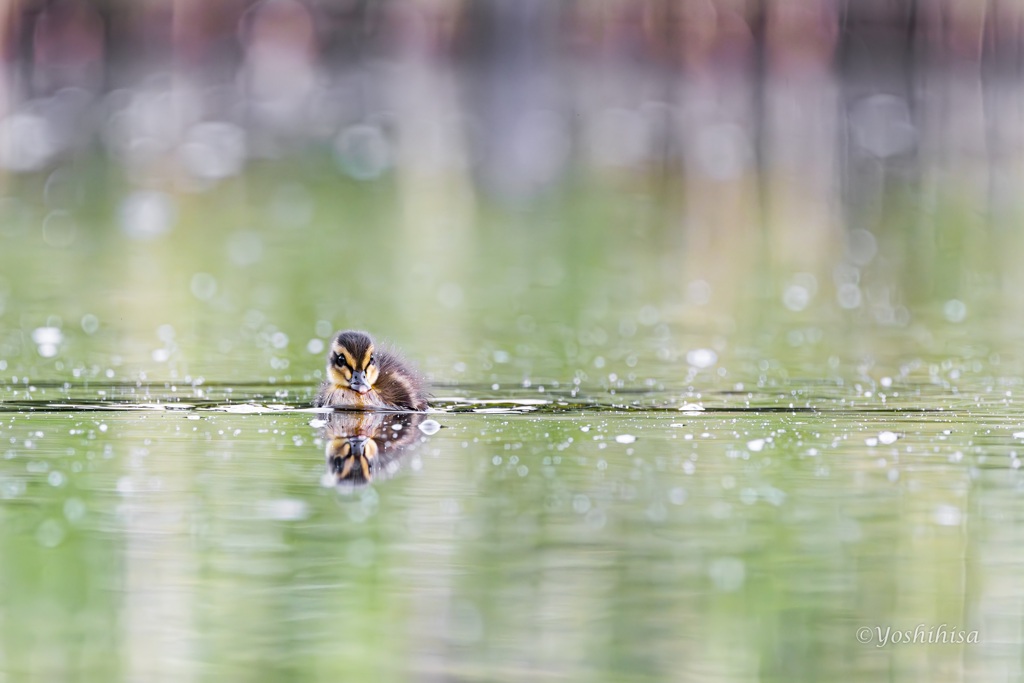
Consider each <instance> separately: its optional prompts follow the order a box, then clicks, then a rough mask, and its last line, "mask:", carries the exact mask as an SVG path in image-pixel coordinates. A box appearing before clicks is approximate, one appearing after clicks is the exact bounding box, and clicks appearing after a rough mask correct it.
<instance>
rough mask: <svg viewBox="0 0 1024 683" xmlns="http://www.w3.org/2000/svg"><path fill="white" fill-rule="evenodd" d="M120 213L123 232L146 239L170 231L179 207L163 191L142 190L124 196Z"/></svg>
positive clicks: (136, 237)
mask: <svg viewBox="0 0 1024 683" xmlns="http://www.w3.org/2000/svg"><path fill="white" fill-rule="evenodd" d="M118 213H119V216H120V222H121V232H123V233H124V234H125V235H127V236H128V237H131V238H133V239H140V240H144V239H153V238H154V237H159V236H160V235H163V234H164V233H167V232H169V231H170V229H171V227H172V226H173V225H174V221H175V220H176V218H177V207H176V206H175V204H174V200H173V199H171V197H170V196H168V195H166V194H164V193H163V192H154V191H148V190H140V191H138V192H132V193H131V194H129V195H128V196H127V197H125V198H124V200H123V201H122V202H121V206H120V208H119V210H118Z"/></svg>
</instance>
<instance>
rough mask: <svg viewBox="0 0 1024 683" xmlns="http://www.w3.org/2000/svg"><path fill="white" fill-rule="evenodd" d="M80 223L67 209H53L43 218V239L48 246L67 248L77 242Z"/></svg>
mask: <svg viewBox="0 0 1024 683" xmlns="http://www.w3.org/2000/svg"><path fill="white" fill-rule="evenodd" d="M77 236H78V224H77V223H76V222H75V219H74V217H73V216H72V215H71V214H70V213H68V212H67V211H51V212H50V213H48V214H46V218H44V219H43V241H44V242H46V244H47V246H50V247H54V248H56V249H66V248H68V247H70V246H71V245H73V244H74V243H75V238H76V237H77Z"/></svg>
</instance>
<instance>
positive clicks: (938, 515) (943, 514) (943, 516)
mask: <svg viewBox="0 0 1024 683" xmlns="http://www.w3.org/2000/svg"><path fill="white" fill-rule="evenodd" d="M934 517H935V523H936V524H938V525H939V526H959V524H960V520H961V518H962V517H963V513H962V512H960V508H958V507H956V506H955V505H939V506H938V507H936V508H935V514H934Z"/></svg>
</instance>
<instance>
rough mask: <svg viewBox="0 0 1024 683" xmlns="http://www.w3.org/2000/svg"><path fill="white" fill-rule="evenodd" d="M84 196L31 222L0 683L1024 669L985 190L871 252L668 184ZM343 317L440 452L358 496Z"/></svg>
mask: <svg viewBox="0 0 1024 683" xmlns="http://www.w3.org/2000/svg"><path fill="white" fill-rule="evenodd" d="M62 182H65V183H70V187H71V189H72V190H76V191H73V192H71V191H69V192H65V193H63V194H60V193H58V194H57V199H54V193H53V192H52V191H47V190H46V189H45V187H44V184H43V182H42V180H39V181H34V180H22V181H18V182H16V183H15V182H12V183H10V186H9V187H8V188H7V193H8V199H6V200H5V201H4V204H3V211H4V221H3V228H2V229H0V455H2V458H0V558H2V560H0V681H22V680H83V681H93V680H94V681H111V680H268V681H269V680H298V679H304V680H338V679H342V680H382V681H386V680H395V681H402V680H479V681H495V680H505V681H518V680H524V679H526V678H530V679H543V680H595V681H644V680H652V681H653V680H709V681H710V680H715V681H753V680H773V681H790V680H805V681H819V680H826V679H840V680H864V681H875V680H879V679H888V680H921V679H928V680H939V679H942V680H1019V679H1020V678H1021V661H1022V656H1021V646H1020V643H1021V640H1022V638H1021V629H1022V623H1024V619H1022V615H1024V599H1022V595H1024V593H1022V591H1021V580H1020V575H1021V569H1022V566H1021V562H1020V560H1019V559H1018V557H1019V554H1018V552H1017V547H1018V544H1019V540H1020V539H1021V538H1022V536H1024V503H1022V499H1021V494H1020V490H1021V487H1022V478H1021V475H1020V472H1019V469H1018V468H1019V466H1020V463H1021V461H1020V458H1019V453H1020V452H1021V451H1022V450H1024V433H1021V432H1022V430H1024V411H1022V410H1021V405H1020V402H1019V396H1020V395H1021V392H1022V388H1021V378H1022V377H1024V356H1022V354H1021V353H1020V348H1021V346H1020V342H1021V334H1020V325H1019V322H1018V321H1019V320H1020V311H1019V304H1018V303H1016V300H1017V298H1018V297H1017V295H1016V292H1017V291H1018V289H1017V287H1016V284H1015V283H1016V276H1015V272H1016V271H1015V269H1014V268H1013V267H1012V265H1011V261H1012V254H1013V253H1015V252H1014V247H1015V246H1016V244H1017V242H1019V238H1018V237H1017V235H1016V234H1015V233H1014V232H1012V231H1003V232H1000V231H995V230H993V231H980V230H977V229H976V225H974V223H972V222H971V221H970V220H969V219H968V218H963V220H961V219H960V218H958V216H969V212H967V211H963V210H961V209H960V208H959V207H960V205H959V204H958V202H961V201H962V198H960V197H958V196H957V195H956V193H955V192H951V193H950V195H949V196H948V201H949V205H950V209H949V211H944V212H942V214H941V215H942V216H944V218H943V220H942V221H939V222H936V223H928V224H927V225H925V224H924V223H922V221H921V220H920V216H919V215H918V214H916V213H914V212H913V211H911V210H910V209H908V208H907V206H908V205H910V204H911V202H906V203H905V204H904V205H900V204H899V202H896V203H895V205H896V207H895V208H892V209H891V210H890V211H889V212H888V213H886V215H885V216H884V217H883V220H881V221H880V222H879V224H878V225H877V226H876V229H875V230H874V231H873V233H874V235H875V237H874V240H875V243H873V244H869V245H868V246H867V247H865V246H864V244H862V243H857V242H856V240H858V239H859V240H861V242H863V239H864V235H862V234H855V235H854V237H853V238H852V240H853V243H852V245H851V238H849V237H848V235H849V233H848V232H847V230H846V228H844V227H843V226H838V227H835V228H832V229H829V228H827V227H822V226H816V225H815V224H814V221H813V220H811V219H810V218H808V219H807V221H805V223H804V224H801V223H799V222H798V223H796V224H794V223H786V222H782V223H770V222H769V223H763V222H756V221H755V222H751V221H736V220H733V219H734V218H735V215H732V217H729V216H726V217H725V218H728V220H724V219H723V220H724V222H722V223H721V224H714V225H713V226H712V227H714V229H710V228H709V229H706V230H704V231H703V232H702V231H701V229H700V228H699V227H694V226H695V224H697V223H700V220H696V221H695V218H694V215H693V213H692V211H693V208H692V207H693V206H694V203H695V202H696V201H697V200H696V199H695V198H694V195H692V194H686V193H681V194H678V195H677V194H676V193H672V192H668V193H666V192H665V191H664V190H663V189H659V188H661V187H662V186H661V183H660V181H657V182H655V181H647V180H644V179H642V178H640V179H634V180H633V181H632V182H630V183H621V182H611V181H600V180H593V179H591V180H580V181H578V182H575V183H569V184H568V185H567V186H566V187H565V188H562V189H560V190H559V191H557V192H553V193H552V194H551V195H550V196H548V197H545V198H543V199H542V200H541V201H540V202H538V203H536V204H534V205H531V206H529V207H526V208H524V207H514V206H507V205H501V204H500V203H492V202H488V201H487V200H485V199H483V198H481V197H479V196H474V195H472V193H469V192H467V189H466V187H464V186H463V185H462V184H460V183H459V182H458V181H457V180H448V181H439V180H433V181H422V180H419V181H415V180H413V181H409V180H406V181H404V182H397V181H396V182H394V183H390V182H388V183H380V184H374V185H363V184H357V183H353V182H351V181H345V180H341V179H339V177H338V176H337V175H336V174H335V175H328V174H326V173H325V171H324V169H323V168H320V167H319V166H317V164H316V163H315V162H310V163H309V164H308V165H296V167H295V168H294V169H292V170H291V171H289V172H288V173H283V172H282V171H281V169H280V168H276V169H274V170H273V172H270V171H268V170H260V169H258V168H257V169H255V170H253V171H252V172H251V173H250V174H249V175H248V176H247V177H245V178H243V179H239V180H236V181H231V182H228V183H225V184H223V185H221V186H219V187H217V188H215V189H213V190H211V191H208V192H205V193H199V194H190V193H184V192H183V193H180V194H176V193H169V194H168V195H167V196H166V197H165V198H164V199H163V200H161V201H166V202H168V204H165V205H164V204H157V205H156V206H157V207H158V209H159V207H160V206H164V207H165V208H166V206H171V207H172V209H171V210H170V211H169V213H167V214H166V215H165V214H160V213H159V211H158V212H157V213H158V216H157V218H158V219H159V220H162V221H164V222H165V223H166V227H167V232H166V233H165V234H162V235H155V236H150V237H145V236H139V235H134V236H133V235H131V234H125V233H124V232H123V231H122V230H121V228H120V227H119V226H120V225H121V220H122V218H121V211H122V208H123V207H121V205H120V204H119V202H121V201H122V199H123V198H124V197H125V196H126V193H128V192H129V191H130V190H129V188H127V187H125V186H122V185H121V184H120V182H119V181H118V179H117V177H116V174H114V173H110V174H108V175H104V174H102V173H100V174H97V173H95V172H91V173H87V172H85V171H81V172H79V173H77V174H72V175H70V176H67V177H62ZM51 190H52V188H51ZM69 196H70V197H82V196H84V197H89V198H90V199H89V200H79V201H70V200H67V197H69ZM62 197H63V199H61V198H62ZM723 201H725V200H723ZM52 211H57V212H59V213H58V214H56V217H54V215H53V214H51V212H52ZM718 212H719V209H715V210H714V211H709V212H705V214H703V219H706V220H707V221H710V222H711V223H713V221H712V218H713V217H714V216H718V218H719V219H722V216H721V215H719V213H718ZM700 218H701V215H698V216H697V219H700ZM801 225H803V226H804V227H801ZM807 226H810V227H807ZM922 226H923V227H922ZM809 236H814V239H809ZM787 244H789V245H799V248H787V247H786V245H787ZM865 250H866V251H867V252H868V253H867V254H866V255H865ZM1016 253H1019V251H1017V252H1016ZM844 285H847V286H846V287H845V289H844ZM851 287H852V288H851ZM347 327H357V328H364V329H368V330H371V331H372V332H374V333H375V334H376V335H378V336H379V337H381V338H385V339H388V340H390V341H391V342H392V343H393V344H395V345H396V346H397V347H398V348H400V349H402V351H403V352H404V353H405V354H406V355H407V356H409V357H410V358H411V359H412V360H414V361H415V362H416V364H417V365H418V366H419V367H420V368H421V369H422V370H423V371H424V373H425V374H427V375H428V376H429V377H430V378H431V379H432V381H433V394H434V396H435V401H434V413H433V414H431V415H429V416H427V417H428V418H429V419H432V420H435V421H436V422H437V423H439V425H440V426H441V429H440V430H439V431H437V432H436V433H433V434H428V433H426V432H419V434H416V437H415V438H414V439H411V440H410V444H411V445H409V446H408V447H407V448H405V449H404V450H402V451H401V452H400V453H397V454H396V456H395V458H394V461H393V463H394V464H393V466H392V467H391V468H390V469H388V470H387V471H386V472H385V471H381V472H380V473H379V476H377V477H376V478H375V481H374V482H373V483H372V484H371V485H369V486H358V487H352V486H348V487H345V486H342V487H338V488H335V487H334V486H330V485H329V483H330V478H329V477H327V476H326V475H327V473H328V467H327V463H326V461H325V444H326V439H325V436H324V434H323V432H322V431H321V422H320V418H321V416H319V415H317V414H315V413H312V412H309V411H307V410H306V408H307V407H308V404H309V401H310V400H311V398H312V395H313V393H314V392H315V388H316V385H317V383H318V382H319V379H320V377H321V370H322V365H323V362H324V350H323V349H324V344H325V343H329V338H330V335H331V333H333V332H334V331H335V330H337V329H342V328H347ZM40 330H42V331H40ZM48 345H49V346H48ZM410 429H417V428H416V427H415V426H412V427H410ZM427 431H428V432H429V431H432V430H427ZM414 433H415V432H414ZM863 628H867V629H868V631H867V632H861V631H859V630H860V629H863ZM887 629H891V630H890V631H889V632H888V634H886V630H887ZM915 629H917V630H918V631H919V633H918V635H916V636H915V634H914V633H910V634H909V636H908V635H906V634H903V635H893V632H894V631H899V632H901V633H902V632H906V631H911V632H913V631H915ZM865 633H866V636H865ZM929 634H931V635H929ZM943 634H945V635H943ZM858 635H860V636H861V638H862V639H863V640H866V641H868V642H860V641H859V639H858ZM908 637H909V638H911V639H913V640H916V642H909V643H907V642H905V641H906V639H907V638H908ZM958 637H960V638H963V639H965V640H966V639H968V638H969V639H970V640H971V641H972V642H970V643H968V642H962V643H961V642H948V641H949V640H954V639H956V638H958ZM880 638H883V639H884V642H881V641H880ZM929 639H930V640H932V641H933V642H922V641H927V640H929ZM943 639H946V640H947V642H941V641H942V640H943ZM897 641H903V642H897ZM973 641H977V642H973Z"/></svg>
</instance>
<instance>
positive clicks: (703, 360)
mask: <svg viewBox="0 0 1024 683" xmlns="http://www.w3.org/2000/svg"><path fill="white" fill-rule="evenodd" d="M686 362H687V363H689V364H690V365H692V366H693V367H695V368H700V369H705V368H710V367H711V366H713V365H714V364H715V363H717V362H718V354H717V353H715V352H714V351H712V350H711V349H692V350H690V351H687V352H686Z"/></svg>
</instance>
